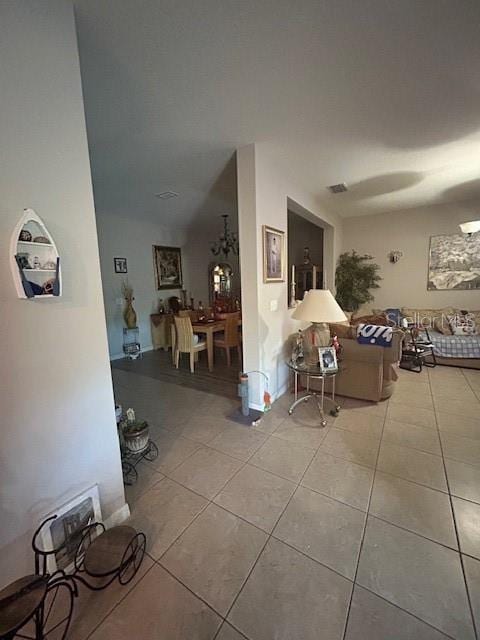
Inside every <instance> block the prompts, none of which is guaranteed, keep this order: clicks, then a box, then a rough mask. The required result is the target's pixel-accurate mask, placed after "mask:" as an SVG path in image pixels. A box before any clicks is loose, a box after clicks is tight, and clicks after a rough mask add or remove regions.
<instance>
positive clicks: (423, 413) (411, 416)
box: [387, 404, 437, 429]
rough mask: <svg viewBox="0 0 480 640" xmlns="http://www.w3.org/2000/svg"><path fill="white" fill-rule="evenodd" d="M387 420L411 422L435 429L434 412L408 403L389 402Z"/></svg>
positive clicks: (418, 425)
mask: <svg viewBox="0 0 480 640" xmlns="http://www.w3.org/2000/svg"><path fill="white" fill-rule="evenodd" d="M387 419H388V420H396V421H397V422H405V423H406V424H413V425H415V426H417V427H423V428H424V429H436V428H437V425H436V422H435V413H434V412H433V411H431V410H429V409H422V408H420V407H413V406H410V405H409V404H389V406H388V411H387Z"/></svg>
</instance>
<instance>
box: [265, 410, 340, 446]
mask: <svg viewBox="0 0 480 640" xmlns="http://www.w3.org/2000/svg"><path fill="white" fill-rule="evenodd" d="M328 430H329V427H328V425H327V427H320V426H319V425H318V424H317V425H315V426H308V425H303V424H299V423H298V422H296V421H295V420H293V416H292V417H290V418H287V419H286V420H284V421H283V422H282V424H281V425H280V426H279V427H278V428H277V429H276V430H275V431H274V433H273V436H274V437H276V438H282V439H283V440H287V441H288V442H296V443H297V444H303V445H304V446H305V447H310V448H312V449H317V448H318V447H319V446H320V444H321V443H322V442H323V440H324V439H325V436H326V435H327V433H328Z"/></svg>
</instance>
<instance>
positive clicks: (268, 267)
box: [263, 225, 285, 282]
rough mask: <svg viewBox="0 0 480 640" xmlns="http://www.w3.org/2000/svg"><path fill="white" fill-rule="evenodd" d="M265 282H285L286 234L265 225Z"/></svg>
mask: <svg viewBox="0 0 480 640" xmlns="http://www.w3.org/2000/svg"><path fill="white" fill-rule="evenodd" d="M263 281H264V282H284V281H285V232H284V231H280V230H279V229H274V228H273V227H267V226H266V225H263Z"/></svg>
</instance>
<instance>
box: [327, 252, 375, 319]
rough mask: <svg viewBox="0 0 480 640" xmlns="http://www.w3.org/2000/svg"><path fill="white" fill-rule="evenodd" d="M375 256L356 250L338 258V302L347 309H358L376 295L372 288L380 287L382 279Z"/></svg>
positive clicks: (336, 282) (336, 281)
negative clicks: (362, 253)
mask: <svg viewBox="0 0 480 640" xmlns="http://www.w3.org/2000/svg"><path fill="white" fill-rule="evenodd" d="M370 260H373V256H369V255H368V254H364V255H360V254H359V253H357V252H356V251H350V252H348V251H347V252H345V253H342V254H341V255H340V256H339V258H338V263H337V269H336V272H335V286H336V288H337V295H336V298H337V302H338V304H339V305H340V306H341V307H342V309H344V310H345V311H357V310H358V309H359V308H360V307H361V306H362V305H363V304H366V303H367V302H371V301H372V300H373V299H374V297H373V295H372V294H371V289H378V288H379V286H380V285H379V284H378V282H379V281H380V280H381V279H382V278H381V277H380V276H379V275H378V271H379V269H380V267H379V266H378V264H375V263H374V262H369V261H370Z"/></svg>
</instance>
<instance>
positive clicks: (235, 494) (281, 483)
mask: <svg viewBox="0 0 480 640" xmlns="http://www.w3.org/2000/svg"><path fill="white" fill-rule="evenodd" d="M294 491H295V485H294V484H293V483H292V482H289V481H288V480H285V479H284V478H280V477H279V476H276V475H273V474H272V473H268V472H267V471H263V469H258V468H257V467H253V466H252V465H249V464H247V465H245V466H244V467H243V469H242V470H241V471H239V472H238V473H237V475H236V476H235V477H234V478H232V480H230V482H228V483H227V485H226V486H225V487H224V488H223V489H222V491H220V493H219V494H218V496H217V497H216V498H215V500H214V502H215V503H216V504H218V505H220V506H221V507H225V509H228V510H229V511H232V512H233V513H236V514H237V515H238V516H240V517H241V518H245V520H248V521H249V522H251V523H252V524H254V525H255V526H257V527H260V528H261V529H263V530H264V531H267V532H270V531H271V530H272V529H273V527H274V525H275V523H276V521H277V520H278V518H279V516H280V514H281V513H282V511H283V509H284V508H285V506H286V504H287V502H288V501H289V500H290V498H291V496H292V494H293V492H294Z"/></svg>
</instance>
